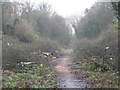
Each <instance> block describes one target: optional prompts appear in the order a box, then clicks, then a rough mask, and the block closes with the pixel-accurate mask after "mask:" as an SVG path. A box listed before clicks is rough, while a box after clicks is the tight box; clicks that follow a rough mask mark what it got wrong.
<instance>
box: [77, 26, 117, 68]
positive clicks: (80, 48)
mask: <svg viewBox="0 0 120 90" xmlns="http://www.w3.org/2000/svg"><path fill="white" fill-rule="evenodd" d="M113 27H114V26H112V27H109V28H108V30H107V31H104V32H102V33H101V35H100V36H99V37H98V38H96V39H92V40H88V39H85V38H83V39H81V40H80V41H79V43H78V44H77V45H76V48H75V52H76V57H78V58H85V57H92V56H97V57H98V59H97V60H98V61H99V60H100V59H102V58H105V59H106V61H107V62H108V63H109V66H112V67H115V68H116V66H117V62H118V33H117V32H114V30H116V29H115V28H113ZM106 47H109V49H106ZM110 58H112V60H110Z"/></svg>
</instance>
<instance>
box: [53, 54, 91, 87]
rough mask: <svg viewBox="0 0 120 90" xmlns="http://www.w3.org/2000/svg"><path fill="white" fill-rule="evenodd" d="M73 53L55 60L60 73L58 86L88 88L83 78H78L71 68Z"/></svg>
mask: <svg viewBox="0 0 120 90" xmlns="http://www.w3.org/2000/svg"><path fill="white" fill-rule="evenodd" d="M72 60H73V58H72V55H71V54H68V55H65V56H63V57H60V58H58V59H56V60H55V61H54V62H55V63H56V66H55V67H54V68H55V70H56V71H57V73H58V77H59V80H58V83H57V86H58V88H87V87H89V85H87V84H86V83H85V82H84V81H83V80H77V79H76V78H75V75H73V73H72V72H73V70H72V69H71V64H72Z"/></svg>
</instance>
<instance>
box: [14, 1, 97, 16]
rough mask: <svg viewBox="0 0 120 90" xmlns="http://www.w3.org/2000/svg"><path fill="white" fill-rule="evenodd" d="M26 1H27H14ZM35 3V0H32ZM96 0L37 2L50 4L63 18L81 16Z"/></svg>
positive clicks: (37, 2)
mask: <svg viewBox="0 0 120 90" xmlns="http://www.w3.org/2000/svg"><path fill="white" fill-rule="evenodd" d="M13 1H25V0H13ZM31 1H32V2H34V1H35V0H31ZM95 1H96V0H36V5H38V4H39V3H40V2H48V3H49V4H51V5H52V7H53V9H54V10H55V11H56V12H57V13H58V14H60V15H62V16H63V17H67V16H72V15H80V14H81V13H83V12H84V10H85V9H86V8H89V7H91V6H92V5H93V4H94V3H95Z"/></svg>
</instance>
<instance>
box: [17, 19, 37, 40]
mask: <svg viewBox="0 0 120 90" xmlns="http://www.w3.org/2000/svg"><path fill="white" fill-rule="evenodd" d="M15 35H16V36H17V37H18V38H19V40H20V41H22V42H32V41H34V40H36V39H39V36H38V34H37V33H36V31H35V30H34V28H33V27H32V25H31V24H30V23H28V22H25V21H24V22H22V23H20V24H19V25H17V27H16V31H15Z"/></svg>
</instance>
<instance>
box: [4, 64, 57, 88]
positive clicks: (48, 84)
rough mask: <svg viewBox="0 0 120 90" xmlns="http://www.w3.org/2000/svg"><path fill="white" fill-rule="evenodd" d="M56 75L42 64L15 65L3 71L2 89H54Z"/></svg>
mask: <svg viewBox="0 0 120 90" xmlns="http://www.w3.org/2000/svg"><path fill="white" fill-rule="evenodd" d="M56 77H57V75H56V73H55V72H53V71H52V70H51V69H50V68H49V67H47V66H45V65H43V64H35V63H33V64H29V65H25V64H17V65H16V67H15V68H13V69H11V70H4V71H3V80H2V88H55V87H56V80H55V78H56Z"/></svg>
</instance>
